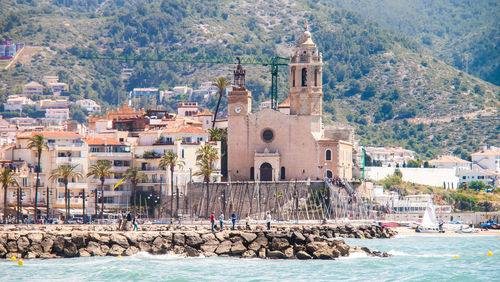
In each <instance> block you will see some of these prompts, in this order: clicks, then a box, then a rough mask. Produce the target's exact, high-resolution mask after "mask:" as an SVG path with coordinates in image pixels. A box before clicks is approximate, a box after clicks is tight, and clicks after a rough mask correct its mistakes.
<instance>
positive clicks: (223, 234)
mask: <svg viewBox="0 0 500 282" xmlns="http://www.w3.org/2000/svg"><path fill="white" fill-rule="evenodd" d="M215 238H217V240H219V242H223V241H225V240H226V239H227V238H228V233H227V231H222V232H217V233H215Z"/></svg>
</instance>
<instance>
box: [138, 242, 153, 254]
mask: <svg viewBox="0 0 500 282" xmlns="http://www.w3.org/2000/svg"><path fill="white" fill-rule="evenodd" d="M138 247H139V249H140V250H141V252H147V253H149V252H150V251H151V245H150V244H149V243H148V242H139V244H138Z"/></svg>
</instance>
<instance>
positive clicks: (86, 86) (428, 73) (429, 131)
mask: <svg viewBox="0 0 500 282" xmlns="http://www.w3.org/2000/svg"><path fill="white" fill-rule="evenodd" d="M0 9H1V10H0V12H1V13H0V15H2V16H0V37H2V38H3V39H8V40H13V41H16V42H18V41H19V42H26V43H27V44H29V45H36V46H42V47H43V48H33V51H32V52H31V54H30V55H27V56H25V57H24V58H21V59H20V61H19V62H18V63H17V64H16V67H15V68H12V69H9V70H7V71H2V72H0V84H5V85H4V86H5V89H4V90H0V94H1V95H2V99H5V97H6V95H8V94H13V93H16V92H18V91H19V88H20V86H21V85H22V84H24V83H26V82H27V81H29V80H40V79H41V77H42V76H43V75H47V74H58V75H59V76H60V77H61V80H62V81H64V82H68V83H69V84H70V86H71V90H70V93H68V95H70V97H71V99H79V98H91V99H95V100H97V101H100V102H102V103H104V104H105V105H106V106H108V105H109V106H111V107H116V106H117V105H119V104H121V103H123V102H124V101H125V99H126V97H127V93H128V91H129V90H131V89H132V88H134V87H150V86H159V87H160V88H168V87H172V86H175V85H181V84H184V85H194V86H196V85H199V83H201V82H203V81H207V80H212V79H213V78H215V77H216V76H220V75H224V76H227V77H231V73H232V70H233V68H234V66H232V65H223V64H203V65H199V64H185V63H166V62H120V61H100V60H85V59H82V58H81V57H83V56H89V55H90V56H92V55H98V54H103V55H116V56H137V57H141V56H144V55H155V56H159V57H166V58H173V57H176V56H179V55H185V56H193V57H196V56H213V57H215V56H223V55H233V56H241V55H243V56H275V55H281V56H288V54H289V52H290V50H291V46H293V44H294V43H295V41H296V36H298V35H299V34H300V32H301V30H302V26H303V24H304V21H305V19H307V20H308V22H309V24H310V26H311V29H312V33H313V40H314V41H315V42H316V43H317V44H318V46H319V48H320V50H322V52H323V58H324V61H325V66H324V70H323V77H324V81H323V83H324V88H323V90H324V112H325V121H326V122H335V121H341V122H348V123H350V124H351V125H353V126H355V127H356V128H357V134H358V137H359V138H360V139H361V144H364V145H401V146H404V147H407V148H410V149H414V150H416V151H417V152H418V153H419V154H420V155H421V156H422V157H432V156H434V155H436V154H438V153H442V152H446V151H449V152H455V153H457V154H462V153H463V154H464V156H466V155H467V154H468V153H470V152H472V151H475V150H477V149H478V146H479V145H480V144H499V143H500V141H499V136H498V132H499V127H500V125H499V122H498V119H497V118H496V116H497V115H498V113H497V112H498V108H499V93H500V90H499V87H497V86H494V85H492V84H490V83H487V82H484V81H483V80H481V79H478V78H476V77H473V76H471V75H468V74H466V73H464V72H461V71H459V70H457V69H455V68H453V67H451V66H450V65H447V64H446V63H445V62H443V61H441V60H439V59H436V58H434V57H432V56H431V55H430V54H429V52H427V51H426V48H424V47H422V45H421V44H420V42H418V41H414V40H413V39H409V38H407V37H405V36H402V35H400V34H398V33H395V32H393V31H389V30H385V29H382V28H380V27H378V25H377V24H375V23H373V22H370V21H368V20H366V19H364V18H363V17H361V16H360V15H358V14H355V13H353V12H349V11H346V10H340V9H336V8H331V7H328V6H325V5H323V4H317V3H315V1H286V0H273V1H263V0H262V1H250V0H247V1H236V2H233V1H214V0H205V1H180V0H179V1H167V0H164V1H137V0H136V1H118V0H115V1H113V0H108V1H97V0H96V1H76V0H75V1H63V0H60V1H40V2H38V1H17V4H15V5H12V6H6V5H1V6H0ZM129 67H133V68H134V73H133V75H132V77H131V78H130V79H129V80H126V81H123V80H122V79H121V76H120V73H121V69H122V68H129ZM247 73H248V74H249V75H248V78H247V86H248V88H250V90H252V92H253V93H254V97H255V98H256V100H257V101H263V100H266V99H269V95H268V91H269V84H270V74H269V73H268V69H267V68H266V67H260V66H249V67H247ZM287 76H288V70H287V69H286V68H283V69H281V72H280V78H279V79H280V85H279V98H280V99H284V98H285V96H286V95H287V91H288V90H287V85H288V84H287ZM0 88H1V87H0ZM149 102H150V103H153V105H154V104H155V103H156V102H155V101H149ZM143 104H146V103H143ZM213 104H214V103H213V101H210V102H209V106H213ZM255 104H257V103H255ZM172 105H174V101H172V102H170V103H167V104H166V105H164V106H165V107H167V109H170V110H172ZM452 120H453V121H454V122H451V121H452Z"/></svg>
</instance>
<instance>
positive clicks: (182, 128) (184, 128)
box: [161, 125, 207, 134]
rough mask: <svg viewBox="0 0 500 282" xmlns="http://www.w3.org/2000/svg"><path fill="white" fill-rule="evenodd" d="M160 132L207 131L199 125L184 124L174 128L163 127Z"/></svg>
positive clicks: (202, 132) (200, 132)
mask: <svg viewBox="0 0 500 282" xmlns="http://www.w3.org/2000/svg"><path fill="white" fill-rule="evenodd" d="M161 132H162V133H199V134H207V132H206V131H205V130H203V129H201V128H199V127H196V126H192V125H184V126H180V127H175V128H165V129H163V130H162V131H161Z"/></svg>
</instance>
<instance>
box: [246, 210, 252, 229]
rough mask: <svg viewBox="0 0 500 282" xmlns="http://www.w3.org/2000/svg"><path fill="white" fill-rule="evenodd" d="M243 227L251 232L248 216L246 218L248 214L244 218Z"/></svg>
mask: <svg viewBox="0 0 500 282" xmlns="http://www.w3.org/2000/svg"><path fill="white" fill-rule="evenodd" d="M245 227H246V229H247V230H251V229H250V216H248V213H247V216H246V217H245Z"/></svg>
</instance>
